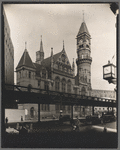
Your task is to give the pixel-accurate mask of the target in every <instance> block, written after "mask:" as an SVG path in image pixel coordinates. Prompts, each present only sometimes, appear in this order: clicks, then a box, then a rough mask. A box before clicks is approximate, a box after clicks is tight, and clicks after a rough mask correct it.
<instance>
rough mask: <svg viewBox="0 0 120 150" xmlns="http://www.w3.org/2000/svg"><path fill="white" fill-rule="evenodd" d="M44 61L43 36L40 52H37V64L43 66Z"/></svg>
mask: <svg viewBox="0 0 120 150" xmlns="http://www.w3.org/2000/svg"><path fill="white" fill-rule="evenodd" d="M43 60H44V51H43V42H42V35H41V42H40V50H39V51H37V52H36V63H38V64H41V62H42V61H43Z"/></svg>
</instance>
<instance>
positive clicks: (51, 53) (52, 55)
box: [51, 47, 53, 57]
mask: <svg viewBox="0 0 120 150" xmlns="http://www.w3.org/2000/svg"><path fill="white" fill-rule="evenodd" d="M52 56H53V47H51V57H52Z"/></svg>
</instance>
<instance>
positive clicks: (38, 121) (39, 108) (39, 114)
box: [38, 103, 40, 122]
mask: <svg viewBox="0 0 120 150" xmlns="http://www.w3.org/2000/svg"><path fill="white" fill-rule="evenodd" d="M38 122H40V103H38Z"/></svg>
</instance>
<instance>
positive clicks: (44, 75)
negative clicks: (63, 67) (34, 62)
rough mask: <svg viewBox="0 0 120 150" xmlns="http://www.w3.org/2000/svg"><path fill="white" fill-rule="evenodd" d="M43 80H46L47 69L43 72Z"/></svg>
mask: <svg viewBox="0 0 120 150" xmlns="http://www.w3.org/2000/svg"><path fill="white" fill-rule="evenodd" d="M42 78H44V79H46V70H45V69H43V70H42Z"/></svg>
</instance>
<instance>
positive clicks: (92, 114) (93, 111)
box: [92, 106, 94, 115]
mask: <svg viewBox="0 0 120 150" xmlns="http://www.w3.org/2000/svg"><path fill="white" fill-rule="evenodd" d="M92 115H94V106H92Z"/></svg>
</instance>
